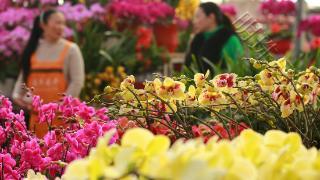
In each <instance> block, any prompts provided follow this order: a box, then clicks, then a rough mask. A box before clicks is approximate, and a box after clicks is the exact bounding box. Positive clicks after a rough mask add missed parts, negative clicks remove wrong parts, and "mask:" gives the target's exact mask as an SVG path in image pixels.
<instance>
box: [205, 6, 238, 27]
mask: <svg viewBox="0 0 320 180" xmlns="http://www.w3.org/2000/svg"><path fill="white" fill-rule="evenodd" d="M199 7H200V8H201V9H202V10H203V12H204V13H205V14H206V15H207V16H209V15H210V14H214V16H215V17H216V21H217V24H218V25H224V26H225V27H226V28H228V29H230V30H232V31H235V30H234V26H233V25H232V23H231V21H230V19H229V18H228V17H227V16H226V15H225V14H224V13H223V12H222V11H221V9H220V7H219V6H218V5H217V4H215V3H213V2H205V3H201V4H200V6H199Z"/></svg>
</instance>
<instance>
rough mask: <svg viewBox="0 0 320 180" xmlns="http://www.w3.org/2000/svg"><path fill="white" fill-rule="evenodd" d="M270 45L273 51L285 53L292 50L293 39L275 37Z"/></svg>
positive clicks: (280, 53)
mask: <svg viewBox="0 0 320 180" xmlns="http://www.w3.org/2000/svg"><path fill="white" fill-rule="evenodd" d="M268 46H269V48H270V52H271V53H273V54H279V55H283V54H285V53H286V52H288V51H289V50H290V47H291V39H275V40H272V42H271V43H269V44H268Z"/></svg>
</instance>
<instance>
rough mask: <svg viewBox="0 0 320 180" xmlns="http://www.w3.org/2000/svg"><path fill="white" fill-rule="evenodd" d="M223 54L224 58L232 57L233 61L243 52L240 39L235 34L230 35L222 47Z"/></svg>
mask: <svg viewBox="0 0 320 180" xmlns="http://www.w3.org/2000/svg"><path fill="white" fill-rule="evenodd" d="M223 54H224V56H225V58H230V59H232V61H233V62H235V61H237V60H238V59H239V58H241V57H242V56H243V54H244V50H243V47H242V44H241V42H240V39H239V38H238V37H237V36H236V35H232V36H231V37H230V38H229V39H228V41H227V42H226V44H225V45H224V47H223Z"/></svg>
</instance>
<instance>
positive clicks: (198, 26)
mask: <svg viewBox="0 0 320 180" xmlns="http://www.w3.org/2000/svg"><path fill="white" fill-rule="evenodd" d="M214 26H215V16H214V14H210V15H209V16H207V15H206V14H205V13H204V11H203V10H202V9H201V8H198V9H197V10H196V13H195V15H194V17H193V28H194V32H195V33H200V32H205V31H209V30H210V29H211V28H214Z"/></svg>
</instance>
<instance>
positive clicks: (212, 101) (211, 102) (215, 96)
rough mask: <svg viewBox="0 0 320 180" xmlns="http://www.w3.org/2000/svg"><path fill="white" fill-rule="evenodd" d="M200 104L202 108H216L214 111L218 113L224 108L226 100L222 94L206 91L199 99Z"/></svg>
mask: <svg viewBox="0 0 320 180" xmlns="http://www.w3.org/2000/svg"><path fill="white" fill-rule="evenodd" d="M198 101H199V104H200V105H202V106H214V107H213V109H216V110H217V111H219V110H221V109H223V108H224V104H226V98H225V96H224V95H223V94H221V93H220V92H211V91H207V90H204V91H203V92H202V93H201V94H200V95H199V98H198Z"/></svg>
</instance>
